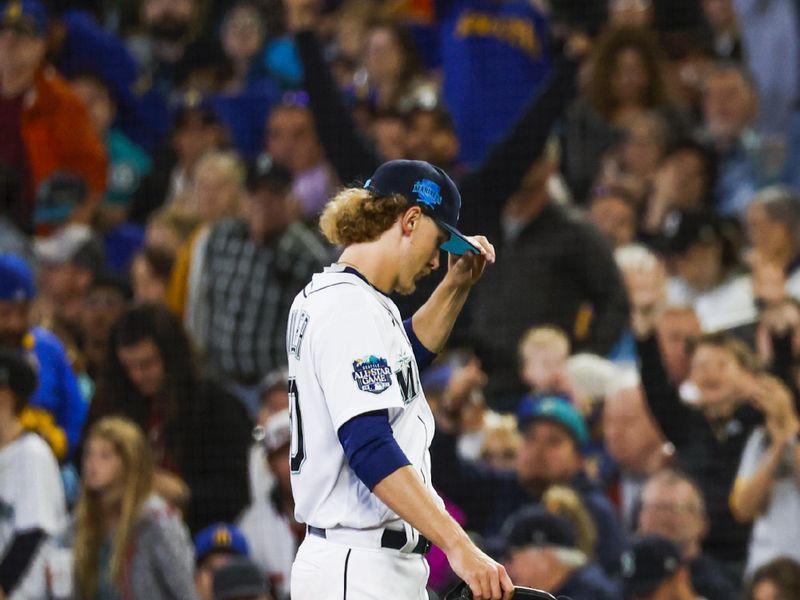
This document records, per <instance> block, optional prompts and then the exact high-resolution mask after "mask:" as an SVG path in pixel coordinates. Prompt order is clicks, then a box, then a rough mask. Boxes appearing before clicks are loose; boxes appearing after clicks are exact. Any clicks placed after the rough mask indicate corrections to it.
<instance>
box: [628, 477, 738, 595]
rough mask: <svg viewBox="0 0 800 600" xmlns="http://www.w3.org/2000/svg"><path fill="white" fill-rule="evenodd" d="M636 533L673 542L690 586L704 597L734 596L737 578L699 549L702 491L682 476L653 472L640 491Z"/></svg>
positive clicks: (704, 527)
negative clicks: (686, 568) (686, 571)
mask: <svg viewBox="0 0 800 600" xmlns="http://www.w3.org/2000/svg"><path fill="white" fill-rule="evenodd" d="M639 504H640V506H639V516H638V523H637V533H639V534H640V535H660V536H663V537H664V538H666V539H668V540H670V541H671V542H672V543H674V544H675V545H676V547H677V548H678V551H679V552H680V556H681V561H682V562H683V563H684V564H686V566H687V567H688V569H689V574H690V577H691V582H692V586H693V587H694V589H695V590H697V593H698V594H701V595H702V596H703V597H705V598H707V599H708V600H725V599H726V598H728V599H729V598H734V597H736V594H737V592H738V589H739V581H738V580H737V581H735V582H734V583H735V585H734V583H732V582H731V579H730V577H729V576H728V574H727V573H726V571H725V569H724V567H723V566H722V565H720V564H719V563H718V562H717V561H715V560H714V559H713V558H711V557H710V556H708V555H706V554H705V553H704V552H703V550H702V542H703V539H704V538H705V536H706V534H707V532H708V526H709V521H708V515H707V513H706V508H705V501H704V499H703V494H702V492H701V491H700V488H699V487H698V486H697V484H696V483H695V482H694V481H692V480H691V479H690V478H689V477H687V476H686V475H684V474H682V473H680V472H678V471H674V470H671V469H665V470H662V471H658V472H656V473H655V474H653V475H652V476H651V477H650V478H649V479H648V480H647V482H646V483H645V484H644V487H643V489H642V493H641V499H640V503H639Z"/></svg>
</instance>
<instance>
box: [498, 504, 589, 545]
mask: <svg viewBox="0 0 800 600" xmlns="http://www.w3.org/2000/svg"><path fill="white" fill-rule="evenodd" d="M502 536H503V538H504V541H505V543H506V547H507V549H509V550H510V549H514V548H517V549H520V548H527V547H531V546H532V547H538V548H541V547H546V546H558V547H560V548H575V547H576V546H577V543H578V536H577V533H576V532H575V527H574V525H573V524H572V523H571V522H570V521H568V520H567V519H566V518H564V517H562V516H559V515H556V514H553V513H551V512H550V511H549V510H547V509H546V508H544V507H543V506H536V505H534V506H526V507H525V508H522V509H520V510H519V511H517V512H516V513H514V514H513V515H511V516H510V517H509V518H508V519H507V520H506V522H505V523H504V524H503V532H502Z"/></svg>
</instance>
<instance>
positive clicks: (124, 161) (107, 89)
mask: <svg viewBox="0 0 800 600" xmlns="http://www.w3.org/2000/svg"><path fill="white" fill-rule="evenodd" d="M70 87H71V88H72V91H73V92H74V93H75V94H76V95H77V96H78V97H79V98H80V99H81V101H82V102H83V104H84V106H85V107H86V110H87V111H88V112H89V117H90V119H91V120H92V125H94V129H95V131H96V133H97V135H98V137H100V139H101V140H103V143H104V145H105V150H106V154H107V155H108V160H109V172H108V183H107V189H106V194H105V197H104V200H103V203H102V204H101V205H100V212H99V215H98V216H99V219H100V223H101V224H102V225H103V227H104V228H113V227H114V226H116V225H119V224H120V223H122V222H123V221H125V219H126V218H127V216H128V209H129V208H130V205H131V203H132V202H133V198H134V194H135V193H136V190H137V189H138V188H139V185H140V184H141V182H142V179H143V178H144V177H145V176H146V175H147V174H148V173H149V172H150V169H151V167H152V162H151V160H150V157H149V156H148V154H147V153H146V152H145V151H144V150H143V149H142V148H141V147H140V146H138V145H137V144H135V143H134V142H132V141H131V140H130V138H128V137H127V136H126V135H125V134H124V133H123V132H122V131H121V130H120V129H118V128H116V127H114V126H113V123H114V119H115V117H116V113H117V103H116V100H115V98H114V92H113V90H112V87H111V86H110V85H109V84H108V83H107V82H106V81H105V80H104V79H103V78H102V77H101V76H100V75H96V74H93V73H91V72H88V71H85V72H83V73H79V74H77V75H74V76H72V77H71V78H70Z"/></svg>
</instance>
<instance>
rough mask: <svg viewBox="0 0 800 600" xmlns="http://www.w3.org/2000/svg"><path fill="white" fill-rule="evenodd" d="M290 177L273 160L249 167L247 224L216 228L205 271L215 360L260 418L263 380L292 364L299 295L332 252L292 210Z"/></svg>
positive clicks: (205, 301)
mask: <svg viewBox="0 0 800 600" xmlns="http://www.w3.org/2000/svg"><path fill="white" fill-rule="evenodd" d="M291 185H292V176H291V174H290V172H289V171H288V170H287V169H286V167H284V166H282V165H281V164H279V163H278V162H276V161H273V160H272V159H270V158H269V157H262V158H261V159H259V160H257V161H256V162H255V163H253V164H252V165H251V166H250V169H249V173H248V178H247V192H248V193H247V195H246V200H245V201H244V205H243V212H244V215H245V216H244V217H243V218H238V219H227V220H224V221H220V222H219V223H217V224H215V225H214V226H213V227H212V228H211V231H210V232H209V236H208V243H207V248H206V252H205V265H204V267H203V268H204V271H205V275H206V277H207V280H208V282H209V290H208V293H207V294H205V296H204V297H203V298H202V299H201V302H200V303H199V304H200V308H201V310H203V311H205V312H206V314H208V319H209V321H208V330H207V331H208V338H207V342H206V344H205V347H206V348H208V354H209V359H210V361H211V364H212V365H213V366H214V368H215V369H216V370H217V371H218V372H219V373H220V374H221V376H222V377H224V378H225V379H226V380H227V382H228V383H229V384H230V386H231V387H232V389H234V390H236V392H237V395H239V396H240V397H241V398H242V399H243V401H244V402H245V404H246V406H247V407H248V410H249V411H250V413H251V415H254V414H255V409H256V402H257V399H256V395H257V385H258V382H259V381H260V379H261V377H262V376H263V375H264V374H265V373H267V372H269V371H271V370H272V369H274V368H276V367H280V366H282V365H285V364H286V347H285V346H286V339H285V338H286V322H287V319H288V311H289V306H290V305H291V303H292V300H293V299H294V296H295V294H297V292H299V291H300V290H301V289H302V287H303V286H304V285H305V284H306V283H307V282H308V281H309V279H310V278H311V275H312V274H313V273H316V272H318V271H321V270H322V268H323V267H324V266H326V265H327V264H328V260H329V258H330V253H329V250H328V249H327V248H326V247H325V246H323V245H322V242H320V241H319V239H318V238H317V237H316V236H315V235H314V234H313V233H312V232H311V231H310V230H309V229H308V228H306V227H305V226H304V225H303V224H302V223H300V222H298V221H297V220H296V218H294V217H293V214H292V210H291V193H290V189H291Z"/></svg>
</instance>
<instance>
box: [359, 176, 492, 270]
mask: <svg viewBox="0 0 800 600" xmlns="http://www.w3.org/2000/svg"><path fill="white" fill-rule="evenodd" d="M364 188H366V189H368V190H371V191H372V192H374V193H376V194H378V195H381V196H390V195H392V194H400V195H401V196H404V197H405V198H407V199H408V200H409V201H410V202H413V203H414V204H416V205H417V206H419V207H420V208H421V209H422V212H424V213H425V214H426V215H428V216H429V217H430V218H432V219H433V220H434V221H436V223H437V224H438V225H439V227H441V228H442V229H444V230H445V231H446V232H447V233H449V234H450V238H449V239H448V240H447V241H446V242H445V243H444V244H442V245H441V248H442V250H444V251H445V252H449V253H450V254H458V255H461V254H466V253H467V252H472V253H474V254H480V253H481V251H480V249H479V248H478V247H477V246H475V244H473V243H472V242H470V241H469V240H468V239H467V238H466V237H464V234H462V233H461V232H460V231H459V230H458V229H456V225H457V224H458V213H459V211H460V210H461V194H460V193H459V192H458V188H457V187H456V184H455V183H453V180H452V179H450V177H449V176H448V175H447V173H445V172H444V171H442V170H441V169H440V168H439V167H435V166H433V165H432V164H430V163H427V162H424V161H421V160H390V161H389V162H385V163H383V164H382V165H381V166H380V167H378V169H377V171H375V173H373V175H372V177H370V178H369V179H367V182H366V183H365V184H364Z"/></svg>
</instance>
